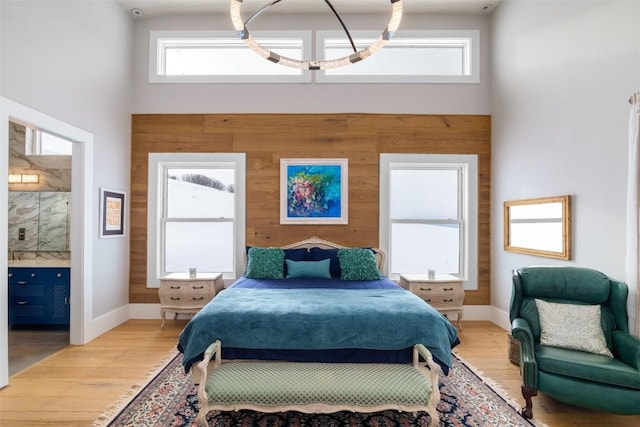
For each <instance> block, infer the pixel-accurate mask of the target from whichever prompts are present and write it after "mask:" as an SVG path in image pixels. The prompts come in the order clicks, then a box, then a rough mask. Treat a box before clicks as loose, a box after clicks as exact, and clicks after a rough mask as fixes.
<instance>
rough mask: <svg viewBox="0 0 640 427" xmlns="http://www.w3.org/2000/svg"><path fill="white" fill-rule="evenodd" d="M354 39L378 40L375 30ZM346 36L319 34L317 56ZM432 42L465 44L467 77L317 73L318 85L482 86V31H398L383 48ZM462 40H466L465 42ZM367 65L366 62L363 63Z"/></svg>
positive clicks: (354, 34) (354, 36) (358, 33)
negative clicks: (408, 42) (404, 42)
mask: <svg viewBox="0 0 640 427" xmlns="http://www.w3.org/2000/svg"><path fill="white" fill-rule="evenodd" d="M351 35H352V38H353V39H354V40H356V39H358V38H376V37H378V35H379V34H378V33H376V32H374V31H353V32H352V34H351ZM340 37H344V33H341V32H340V31H316V49H315V51H316V55H322V54H323V53H324V47H325V40H326V39H329V38H332V39H333V38H340ZM407 39H425V40H428V39H432V40H434V41H442V40H450V41H459V42H461V44H464V46H461V47H463V49H465V52H464V55H463V56H464V61H465V63H464V64H463V70H465V71H466V72H467V73H468V74H463V75H461V76H448V75H392V74H389V75H362V74H361V75H341V76H336V75H330V74H327V72H326V70H320V71H318V72H317V74H315V82H316V83H458V84H471V83H480V31H479V30H408V31H398V32H397V33H396V34H395V35H394V36H393V38H392V39H391V40H389V41H388V42H387V44H386V45H385V46H384V47H383V48H382V49H389V48H393V47H394V45H395V44H398V43H399V42H400V41H402V40H407ZM462 40H466V42H465V43H462ZM363 64H364V61H363Z"/></svg>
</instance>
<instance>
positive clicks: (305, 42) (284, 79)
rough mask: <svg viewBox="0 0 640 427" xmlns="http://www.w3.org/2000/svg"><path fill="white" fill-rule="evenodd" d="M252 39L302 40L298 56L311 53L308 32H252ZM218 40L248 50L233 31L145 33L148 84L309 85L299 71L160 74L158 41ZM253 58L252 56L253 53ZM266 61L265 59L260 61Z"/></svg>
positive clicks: (308, 76) (161, 59) (309, 77)
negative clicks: (241, 73)
mask: <svg viewBox="0 0 640 427" xmlns="http://www.w3.org/2000/svg"><path fill="white" fill-rule="evenodd" d="M252 35H253V37H254V38H255V39H256V40H258V41H259V40H260V39H261V38H282V39H288V38H294V39H300V40H301V41H302V55H303V57H304V55H305V53H307V52H310V51H311V47H312V43H311V40H312V33H311V31H255V32H252ZM207 38H210V39H219V40H223V41H224V42H226V43H231V44H234V45H235V44H237V45H238V46H241V47H242V48H243V49H249V48H248V47H246V46H245V44H244V42H243V41H242V40H241V39H240V38H239V37H238V34H237V33H236V32H235V31H188V30H180V31H155V30H152V31H149V83H310V82H311V80H312V74H311V71H308V70H306V71H305V70H301V74H299V75H284V74H282V75H276V74H274V75H260V74H257V75H190V76H168V75H165V74H161V68H160V67H161V66H162V67H164V60H165V59H164V56H163V55H162V54H161V52H160V49H161V46H159V43H161V42H160V40H162V39H186V40H190V39H193V40H196V39H207ZM253 54H254V55H256V54H255V53H253ZM264 61H266V59H264Z"/></svg>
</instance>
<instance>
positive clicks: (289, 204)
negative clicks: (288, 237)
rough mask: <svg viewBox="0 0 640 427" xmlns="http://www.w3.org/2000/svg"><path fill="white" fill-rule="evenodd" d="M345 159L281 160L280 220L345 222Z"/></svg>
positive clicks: (319, 222) (310, 222) (294, 221)
mask: <svg viewBox="0 0 640 427" xmlns="http://www.w3.org/2000/svg"><path fill="white" fill-rule="evenodd" d="M346 168H347V160H346V159H282V161H281V185H282V188H281V210H280V215H281V218H280V220H281V221H280V222H281V223H283V224H286V223H304V224H331V223H338V224H346V223H347V212H346V209H347V203H346V201H347V200H346V198H347V194H346V188H347V187H346V179H347V171H346Z"/></svg>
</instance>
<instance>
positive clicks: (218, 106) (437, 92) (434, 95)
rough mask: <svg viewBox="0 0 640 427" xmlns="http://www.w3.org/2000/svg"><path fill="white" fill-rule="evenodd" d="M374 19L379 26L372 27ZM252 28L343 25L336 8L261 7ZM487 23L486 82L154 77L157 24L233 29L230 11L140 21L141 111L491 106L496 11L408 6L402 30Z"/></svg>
mask: <svg viewBox="0 0 640 427" xmlns="http://www.w3.org/2000/svg"><path fill="white" fill-rule="evenodd" d="M384 18H385V19H383V20H381V19H380V17H379V16H376V17H373V16H343V19H344V21H345V23H346V24H347V26H348V28H349V30H371V29H374V30H377V29H380V30H381V31H382V29H383V28H384V26H385V25H386V22H387V21H388V17H384ZM372 27H373V28H372ZM251 28H252V30H254V29H255V30H277V29H286V30H304V29H312V30H314V29H315V30H337V29H339V27H338V26H337V24H336V20H335V18H334V17H333V15H332V14H331V13H330V12H329V13H327V14H318V15H317V16H313V17H304V16H299V15H290V16H289V17H286V18H280V19H278V18H273V19H271V17H270V16H269V14H264V15H261V16H260V17H259V18H257V19H256V20H255V21H254V22H253V23H252V27H251ZM403 29H404V30H429V29H462V30H468V29H472V30H474V29H477V30H480V44H481V58H482V59H481V62H480V65H481V70H480V84H465V85H445V84H312V83H309V84H300V83H296V84H160V83H156V84H150V83H149V82H148V57H149V31H150V30H211V31H233V27H232V26H231V22H230V19H229V16H228V14H224V15H216V16H202V17H194V16H191V17H189V16H182V17H160V18H149V19H144V20H141V21H137V23H136V32H135V74H134V78H135V81H134V106H133V112H134V113H340V112H358V113H400V114H402V113H407V114H411V113H414V114H489V113H490V73H491V70H490V61H489V59H490V52H489V40H490V34H489V17H488V16H486V15H415V14H410V13H405V16H404V17H403V21H402V24H401V30H399V31H398V34H400V33H401V31H402V30H403Z"/></svg>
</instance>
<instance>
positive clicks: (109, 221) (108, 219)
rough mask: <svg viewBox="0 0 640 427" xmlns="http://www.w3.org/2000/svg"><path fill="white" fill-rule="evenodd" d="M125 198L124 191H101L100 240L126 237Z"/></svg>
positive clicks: (104, 189)
mask: <svg viewBox="0 0 640 427" xmlns="http://www.w3.org/2000/svg"><path fill="white" fill-rule="evenodd" d="M125 197H126V193H125V192H123V191H116V190H108V189H106V188H101V189H100V238H108V237H124V218H125Z"/></svg>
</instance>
